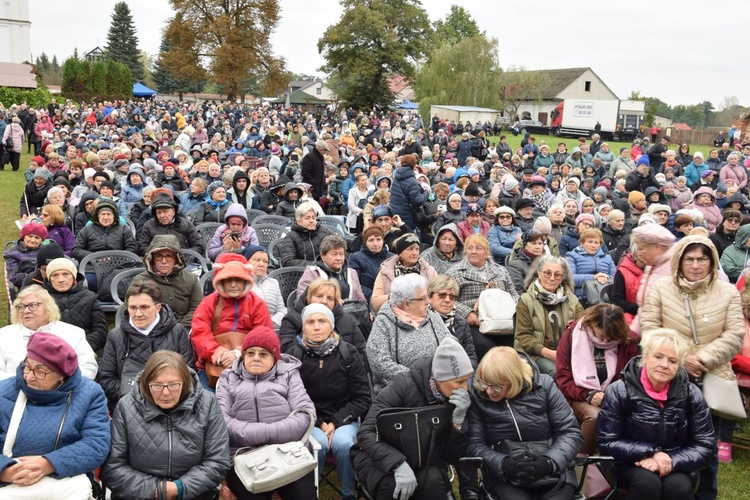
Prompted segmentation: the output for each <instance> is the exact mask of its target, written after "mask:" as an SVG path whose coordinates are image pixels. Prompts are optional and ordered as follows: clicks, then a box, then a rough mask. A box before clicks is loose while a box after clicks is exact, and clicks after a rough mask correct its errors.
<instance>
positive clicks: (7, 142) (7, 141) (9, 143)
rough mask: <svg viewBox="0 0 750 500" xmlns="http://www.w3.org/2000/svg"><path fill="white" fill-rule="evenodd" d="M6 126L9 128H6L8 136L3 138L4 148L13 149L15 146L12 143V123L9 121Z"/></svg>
mask: <svg viewBox="0 0 750 500" xmlns="http://www.w3.org/2000/svg"><path fill="white" fill-rule="evenodd" d="M8 127H10V130H8V138H7V139H5V143H4V146H5V149H6V150H10V149H13V147H14V146H15V144H13V124H12V123H11V124H10V125H8Z"/></svg>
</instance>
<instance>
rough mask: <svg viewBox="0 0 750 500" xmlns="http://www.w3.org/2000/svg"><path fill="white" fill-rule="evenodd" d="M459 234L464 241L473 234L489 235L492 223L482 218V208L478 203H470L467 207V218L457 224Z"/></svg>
mask: <svg viewBox="0 0 750 500" xmlns="http://www.w3.org/2000/svg"><path fill="white" fill-rule="evenodd" d="M457 228H458V235H459V237H460V238H461V241H464V240H465V239H466V238H467V237H468V236H470V235H472V234H481V235H482V236H487V234H488V233H489V232H490V223H489V222H486V221H484V220H482V208H481V207H480V206H479V205H477V204H476V203H470V204H469V206H468V207H467V209H466V219H465V220H463V221H462V222H459V223H458V225H457Z"/></svg>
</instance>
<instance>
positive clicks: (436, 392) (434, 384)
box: [430, 377, 445, 403]
mask: <svg viewBox="0 0 750 500" xmlns="http://www.w3.org/2000/svg"><path fill="white" fill-rule="evenodd" d="M430 392H432V395H433V396H435V399H436V400H438V401H441V402H443V403H444V402H445V397H444V396H443V395H442V394H440V390H439V389H438V386H437V382H436V381H435V379H434V378H432V377H430Z"/></svg>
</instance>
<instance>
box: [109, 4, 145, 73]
mask: <svg viewBox="0 0 750 500" xmlns="http://www.w3.org/2000/svg"><path fill="white" fill-rule="evenodd" d="M105 50H106V51H107V55H108V56H109V57H110V58H112V59H113V60H114V61H116V62H119V63H122V64H124V65H125V66H127V67H128V68H129V69H130V73H131V74H132V77H133V78H134V79H135V81H139V82H140V81H143V77H144V72H143V65H142V64H141V61H140V60H139V59H138V56H139V55H140V51H139V50H138V37H137V36H136V28H135V23H134V22H133V15H132V14H131V13H130V7H128V4H127V3H126V2H118V3H116V4H115V10H114V12H112V24H110V26H109V32H107V46H106V49H105ZM131 85H132V83H131Z"/></svg>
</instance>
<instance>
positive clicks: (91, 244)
mask: <svg viewBox="0 0 750 500" xmlns="http://www.w3.org/2000/svg"><path fill="white" fill-rule="evenodd" d="M105 205H106V206H109V208H110V209H112V210H114V214H115V220H114V222H113V223H112V225H111V226H109V227H103V226H101V225H99V212H100V211H101V209H102V208H103V207H104V206H105ZM104 250H127V251H128V252H133V253H136V251H137V250H138V246H137V245H136V242H135V239H134V238H133V233H132V231H131V230H130V228H129V227H128V226H127V225H126V224H122V223H120V217H119V215H118V212H117V208H116V207H115V204H114V202H113V201H104V200H100V201H99V203H97V205H96V207H95V208H94V211H93V212H92V213H91V224H87V225H86V226H84V228H83V229H81V231H80V232H79V233H78V235H77V236H76V243H75V245H73V258H74V259H76V260H78V261H80V260H81V259H83V258H84V257H85V256H87V255H88V254H90V253H93V252H101V251H104Z"/></svg>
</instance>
